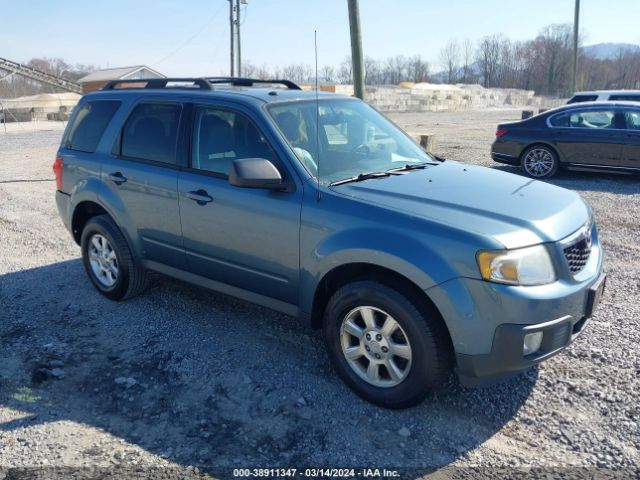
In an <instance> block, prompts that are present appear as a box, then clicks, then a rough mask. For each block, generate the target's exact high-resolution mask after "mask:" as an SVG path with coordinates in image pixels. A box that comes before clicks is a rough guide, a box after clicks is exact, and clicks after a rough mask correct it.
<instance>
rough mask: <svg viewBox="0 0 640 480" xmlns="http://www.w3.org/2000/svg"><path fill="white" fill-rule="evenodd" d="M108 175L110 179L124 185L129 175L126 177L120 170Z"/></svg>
mask: <svg viewBox="0 0 640 480" xmlns="http://www.w3.org/2000/svg"><path fill="white" fill-rule="evenodd" d="M107 177H108V178H109V180H111V181H112V182H113V183H115V184H116V185H122V184H123V183H124V182H126V181H127V177H125V176H124V175H123V174H122V173H120V172H114V173H110V174H109V175H107Z"/></svg>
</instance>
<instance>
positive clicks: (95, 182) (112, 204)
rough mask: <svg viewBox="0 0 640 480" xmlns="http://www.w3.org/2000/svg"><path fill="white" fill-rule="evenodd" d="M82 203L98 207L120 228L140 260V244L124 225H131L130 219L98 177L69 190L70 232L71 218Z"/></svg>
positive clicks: (118, 200) (84, 181)
mask: <svg viewBox="0 0 640 480" xmlns="http://www.w3.org/2000/svg"><path fill="white" fill-rule="evenodd" d="M105 193H106V195H105ZM83 202H92V203H95V204H97V205H100V207H102V208H103V209H104V210H105V211H106V212H107V213H108V214H109V215H110V216H111V218H113V220H114V221H115V222H116V224H117V225H118V226H119V227H120V230H121V231H122V234H123V235H124V237H125V238H126V240H127V243H128V244H129V247H130V248H131V249H132V253H133V254H134V256H136V257H138V258H140V256H141V253H142V249H141V248H140V244H139V243H138V242H134V241H133V238H134V236H133V235H131V233H132V232H130V231H129V230H128V229H127V228H126V225H131V218H130V217H129V214H128V213H127V209H126V208H125V206H124V205H123V203H122V201H121V200H120V199H119V198H118V197H117V196H115V195H113V193H111V192H109V189H107V188H105V185H104V183H103V182H102V180H100V179H99V178H98V177H95V176H92V177H88V178H86V179H84V180H82V181H80V182H78V183H77V184H75V185H74V187H73V189H72V190H71V194H70V202H69V212H68V218H69V229H70V230H72V228H73V227H72V225H73V218H74V216H75V214H76V209H77V208H78V206H79V205H80V204H81V203H83ZM71 233H72V235H73V231H71Z"/></svg>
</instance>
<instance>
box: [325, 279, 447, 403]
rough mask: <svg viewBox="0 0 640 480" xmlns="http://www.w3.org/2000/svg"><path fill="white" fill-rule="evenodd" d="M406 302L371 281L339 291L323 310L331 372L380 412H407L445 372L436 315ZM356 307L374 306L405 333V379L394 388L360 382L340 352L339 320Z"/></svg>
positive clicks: (443, 337)
mask: <svg viewBox="0 0 640 480" xmlns="http://www.w3.org/2000/svg"><path fill="white" fill-rule="evenodd" d="M409 298H410V297H409V296H406V295H404V294H402V293H400V292H398V291H396V290H394V289H392V288H390V287H387V286H386V285H383V284H381V283H378V282H375V281H357V282H354V283H350V284H347V285H345V286H344V287H342V288H340V289H339V290H338V291H337V292H336V293H335V294H334V295H333V296H332V297H331V299H330V300H329V303H328V304H327V308H326V310H325V315H324V325H323V328H324V339H325V344H326V347H327V350H328V352H329V357H330V358H331V362H332V364H333V366H334V368H335V369H336V370H337V372H338V374H339V375H340V377H341V378H342V380H343V381H344V382H345V383H346V384H347V385H348V386H349V387H350V388H351V389H352V390H353V391H354V392H355V393H356V394H358V395H359V396H361V397H362V398H364V399H365V400H368V401H370V402H372V403H375V404H376V405H380V406H382V407H385V408H407V407H410V406H412V405H415V404H417V403H420V402H421V401H422V400H423V399H424V398H425V396H426V395H427V394H428V393H429V392H430V391H431V390H433V389H435V388H436V387H437V386H439V385H441V384H442V383H443V382H444V381H445V380H446V378H447V376H448V374H449V372H450V365H451V362H450V353H451V352H450V350H449V349H450V347H449V342H448V338H447V337H446V333H445V332H443V331H442V327H441V324H440V323H439V322H440V319H439V318H435V315H437V313H435V312H429V309H427V308H419V307H418V306H417V302H412V301H411V300H410V299H409ZM360 306H370V307H374V308H376V309H380V310H382V311H384V312H385V313H387V314H389V315H390V316H391V317H392V318H393V320H395V321H396V322H397V323H398V324H399V325H400V327H401V329H402V330H403V332H402V333H403V334H404V335H406V339H407V340H408V343H409V344H410V350H411V363H410V365H409V366H408V367H407V370H408V373H406V377H404V379H403V380H402V381H401V382H400V383H399V384H397V385H394V386H387V387H380V386H376V385H374V384H372V383H370V382H368V381H366V380H364V379H363V378H361V376H360V375H358V373H356V371H355V370H354V368H352V367H351V365H350V364H349V362H348V361H347V359H346V357H345V354H344V353H343V350H342V323H343V320H344V319H345V318H346V316H347V315H348V314H349V312H353V310H354V309H355V308H357V307H360ZM383 318H384V316H383ZM362 341H364V339H363V340H362ZM365 348H366V347H365ZM383 371H384V370H383Z"/></svg>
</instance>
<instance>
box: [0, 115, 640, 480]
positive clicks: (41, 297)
mask: <svg viewBox="0 0 640 480" xmlns="http://www.w3.org/2000/svg"><path fill="white" fill-rule="evenodd" d="M393 117H394V120H396V121H397V122H398V123H400V124H401V125H402V126H404V127H406V128H407V129H408V130H409V131H412V132H420V131H425V132H432V133H435V134H436V135H437V145H436V150H437V152H436V153H438V154H441V155H444V156H446V157H447V158H452V159H457V160H461V161H465V162H470V163H478V164H484V165H491V166H493V164H492V162H491V160H490V159H489V156H488V151H489V145H490V142H491V141H492V138H493V133H494V130H495V125H496V124H497V123H498V122H501V121H504V120H514V119H516V118H518V117H519V111H515V110H513V111H504V110H503V111H489V112H459V113H441V114H415V115H414V114H401V115H394V116H393ZM59 137H60V132H33V133H20V134H18V133H16V134H9V135H2V134H0V199H1V200H0V259H1V261H0V302H1V305H2V309H1V310H0V478H3V477H2V472H3V470H2V469H3V468H9V467H29V468H35V469H41V470H35V471H45V470H46V469H50V470H46V471H49V472H53V471H57V472H61V471H62V472H63V473H64V474H63V475H62V477H61V478H63V477H64V475H66V478H72V477H73V475H75V474H79V472H84V473H86V474H87V475H96V477H95V478H101V477H100V476H101V475H102V477H106V476H107V474H106V473H105V472H113V471H116V470H117V469H124V470H120V471H127V472H129V473H127V474H126V475H125V476H128V477H131V478H135V475H134V472H138V473H140V472H142V473H143V474H144V475H147V476H148V477H150V476H152V474H153V475H155V474H157V475H159V477H158V478H161V477H162V478H164V477H166V478H170V477H181V478H183V477H188V476H192V477H193V478H201V477H203V476H207V475H208V474H212V475H218V474H219V473H218V471H217V470H216V467H269V466H271V467H276V466H278V467H286V466H297V467H299V468H303V467H348V466H352V467H370V468H380V469H382V468H403V467H404V468H406V467H411V468H415V469H420V468H427V469H431V468H443V470H441V471H439V472H437V473H436V474H435V475H434V478H447V477H452V478H478V477H480V476H483V475H484V476H487V477H490V476H493V475H494V474H499V472H509V474H513V475H515V473H514V472H516V470H513V469H525V470H522V472H524V474H532V471H529V470H526V469H528V468H535V469H538V470H534V471H533V472H538V473H540V475H539V476H541V475H542V474H544V473H545V472H547V473H549V472H555V473H558V474H562V475H565V476H567V477H568V478H572V475H579V476H589V475H591V476H593V475H596V474H598V475H604V474H611V473H615V472H616V471H617V472H618V473H620V474H624V477H625V478H632V477H633V476H638V475H640V471H639V470H638V465H639V464H640V453H639V451H640V428H639V426H638V421H639V419H640V401H639V394H638V392H640V380H639V378H640V354H639V353H638V345H639V340H640V333H639V332H640V246H638V245H639V242H638V238H639V237H640V235H639V234H640V227H639V225H640V222H639V219H640V179H638V178H633V179H632V178H627V177H622V176H608V175H607V176H603V175H599V174H585V173H579V174H578V173H571V174H564V175H562V176H560V177H558V178H557V179H554V180H552V183H555V184H557V185H561V186H563V187H566V188H571V189H574V190H578V191H579V192H580V194H581V195H583V197H584V198H585V199H586V200H588V201H589V202H590V203H591V205H592V206H593V207H594V210H595V213H596V217H597V220H598V224H599V228H600V235H601V239H602V241H603V245H604V248H605V251H606V268H607V271H608V273H609V279H608V285H607V292H606V294H605V297H604V300H603V303H602V304H601V305H600V307H599V309H598V311H597V312H596V314H595V316H594V317H593V319H592V320H591V322H590V324H589V325H588V327H587V329H586V331H585V334H584V335H583V336H582V337H581V338H579V339H578V340H577V341H576V342H575V343H574V344H573V345H572V346H571V347H570V348H569V349H567V350H566V351H565V352H564V353H562V354H561V355H558V356H556V357H554V358H553V359H551V360H549V361H547V362H545V363H544V364H542V365H541V366H540V367H539V368H536V369H533V370H529V371H527V372H526V373H524V374H522V375H520V376H518V377H516V378H514V379H512V380H510V381H509V382H507V383H505V384H501V385H497V386H493V387H491V388H486V389H480V390H473V389H465V388H463V387H461V386H460V385H459V384H458V382H457V380H456V379H455V378H453V377H452V378H451V379H450V381H449V384H448V385H446V386H445V388H443V389H442V390H440V391H438V392H435V393H434V394H433V395H431V396H430V397H429V398H428V399H427V400H426V401H425V402H424V403H423V404H421V405H419V406H418V407H415V408H412V409H409V410H404V411H387V410H382V409H380V408H378V407H375V406H373V405H370V404H368V403H366V402H364V401H362V400H360V399H359V398H357V397H356V396H355V395H353V394H352V393H351V392H350V391H349V390H348V389H347V388H346V387H345V386H344V385H343V384H342V383H341V382H340V381H339V380H338V378H337V376H336V375H335V374H334V373H333V371H332V370H331V368H330V366H329V363H328V359H327V356H326V354H325V352H324V348H323V345H322V340H321V336H320V334H319V333H317V332H312V331H309V330H306V329H305V328H304V327H303V326H302V325H300V324H299V323H298V321H297V320H296V319H294V318H290V317H287V316H284V315H281V314H278V313H275V312H272V311H270V310H267V309H264V308H261V307H257V306H254V305H251V304H248V303H244V302H241V301H238V300H234V299H231V298H228V297H225V296H223V295H219V294H216V293H214V292H211V291H208V290H204V289H200V288H197V287H193V286H190V285H187V284H184V283H180V282H177V281H174V280H171V279H169V278H166V277H162V276H159V275H158V276H154V277H153V278H152V282H151V287H150V288H149V290H148V292H147V293H145V294H144V295H142V296H140V297H138V298H135V299H133V300H131V301H128V302H125V303H114V302H110V301H109V300H106V299H105V298H104V297H102V296H100V295H99V294H98V293H97V292H96V291H95V290H94V289H93V287H91V285H90V284H89V281H88V279H87V278H86V276H85V273H84V271H83V268H82V264H81V263H80V261H79V249H78V247H77V246H76V245H75V244H74V243H73V242H72V240H71V238H70V236H69V234H68V232H67V231H66V230H65V229H64V228H63V226H62V224H61V222H60V219H59V217H58V214H57V211H56V208H55V204H54V201H53V191H54V188H55V185H54V182H53V177H52V173H51V164H52V163H53V160H54V156H55V149H56V147H57V142H58V141H59ZM498 168H504V169H506V170H513V169H509V168H506V167H498ZM513 171H514V172H517V170H513ZM62 467H64V468H65V469H70V470H52V469H54V468H62ZM42 469H45V470H42ZM92 469H102V470H98V473H95V471H94V473H90V472H92V471H93V470H92ZM497 469H503V470H497ZM518 471H520V470H518ZM74 472H75V473H74ZM99 472H102V473H99ZM403 472H404V474H405V475H406V476H417V475H419V474H420V473H425V472H426V471H425V470H410V471H406V470H403ZM144 475H143V476H144ZM163 476H164V477H163ZM145 478H146V477H145ZM516 478H517V477H516Z"/></svg>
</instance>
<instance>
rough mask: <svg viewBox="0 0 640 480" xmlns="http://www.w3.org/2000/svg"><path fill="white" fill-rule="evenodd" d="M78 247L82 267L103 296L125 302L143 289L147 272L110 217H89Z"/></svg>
mask: <svg viewBox="0 0 640 480" xmlns="http://www.w3.org/2000/svg"><path fill="white" fill-rule="evenodd" d="M80 245H81V248H82V261H83V263H84V268H85V270H86V271H87V274H88V275H89V278H90V279H91V282H92V283H93V285H94V286H95V287H96V288H97V289H98V291H99V292H100V293H102V294H103V295H104V296H105V297H107V298H110V299H112V300H124V299H126V298H130V297H133V296H135V295H138V294H139V293H141V292H142V291H143V290H144V288H145V286H146V272H145V270H144V268H143V267H142V266H141V265H139V263H138V262H137V261H136V260H135V259H134V257H133V255H132V254H131V250H130V249H129V245H128V244H127V241H126V240H125V238H124V236H123V235H122V232H121V231H120V229H119V228H118V226H117V225H116V224H115V222H114V221H113V220H112V219H111V217H109V216H108V215H98V216H95V217H93V218H91V219H90V220H89V221H88V222H87V224H86V225H85V227H84V229H83V230H82V238H81V242H80Z"/></svg>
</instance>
